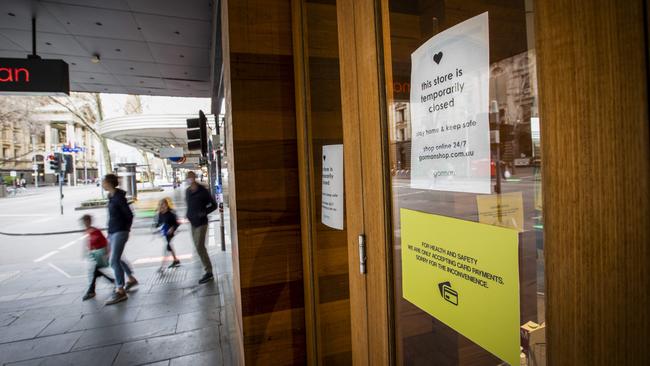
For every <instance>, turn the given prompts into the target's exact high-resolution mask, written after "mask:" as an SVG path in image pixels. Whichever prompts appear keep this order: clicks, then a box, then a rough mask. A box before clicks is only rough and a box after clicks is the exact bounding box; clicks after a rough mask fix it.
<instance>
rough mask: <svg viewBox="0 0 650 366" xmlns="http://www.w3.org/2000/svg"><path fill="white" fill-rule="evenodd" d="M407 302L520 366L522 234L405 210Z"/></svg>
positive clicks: (403, 285)
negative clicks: (520, 237) (519, 251)
mask: <svg viewBox="0 0 650 366" xmlns="http://www.w3.org/2000/svg"><path fill="white" fill-rule="evenodd" d="M400 216H401V222H402V224H401V225H402V229H401V232H402V289H403V293H404V298H405V299H406V300H408V301H410V302H411V303H413V304H414V305H416V306H417V307H419V308H420V309H422V310H423V311H425V312H427V313H428V314H430V315H431V316H433V317H435V318H436V319H438V320H440V321H441V322H443V323H445V324H447V325H448V326H450V327H451V328H453V329H454V330H456V331H457V332H459V333H460V334H462V335H464V336H465V337H467V338H469V339H470V340H472V341H473V342H474V343H476V344H478V345H479V346H481V347H483V348H484V349H486V350H487V351H489V352H491V353H492V354H494V355H495V356H497V357H499V358H501V359H502V360H504V361H506V362H508V363H509V364H510V365H513V366H514V365H519V354H520V353H519V344H520V341H519V326H520V324H519V264H518V263H519V262H518V232H517V231H516V230H512V229H507V228H502V227H498V226H491V225H484V224H479V223H476V222H470V221H464V220H458V219H453V218H449V217H444V216H438V215H432V214H427V213H422V212H417V211H412V210H407V209H401V210H400Z"/></svg>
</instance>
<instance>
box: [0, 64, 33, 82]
mask: <svg viewBox="0 0 650 366" xmlns="http://www.w3.org/2000/svg"><path fill="white" fill-rule="evenodd" d="M21 75H22V79H21ZM9 82H14V83H18V82H23V83H29V70H27V69H26V68H24V67H0V83H9Z"/></svg>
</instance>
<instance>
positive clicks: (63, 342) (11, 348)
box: [0, 332, 81, 364]
mask: <svg viewBox="0 0 650 366" xmlns="http://www.w3.org/2000/svg"><path fill="white" fill-rule="evenodd" d="M80 336H81V332H77V333H68V334H61V335H56V336H52V337H42V338H36V339H31V340H28V341H20V342H12V343H5V344H1V345H0V364H5V363H8V362H15V361H23V360H28V359H33V358H39V357H46V356H51V355H56V354H62V353H66V352H68V351H70V349H72V346H73V345H74V344H75V342H76V341H77V340H78V339H79V337H80Z"/></svg>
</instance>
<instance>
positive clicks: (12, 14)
mask: <svg viewBox="0 0 650 366" xmlns="http://www.w3.org/2000/svg"><path fill="white" fill-rule="evenodd" d="M7 15H9V16H10V17H15V16H16V14H14V13H7Z"/></svg>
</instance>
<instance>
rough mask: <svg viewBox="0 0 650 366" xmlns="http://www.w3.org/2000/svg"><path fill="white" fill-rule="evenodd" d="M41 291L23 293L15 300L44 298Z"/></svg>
mask: <svg viewBox="0 0 650 366" xmlns="http://www.w3.org/2000/svg"><path fill="white" fill-rule="evenodd" d="M44 292H45V291H43V290H37V291H29V292H23V293H22V294H20V296H18V297H17V298H16V300H23V299H33V298H35V297H41V296H44Z"/></svg>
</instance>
